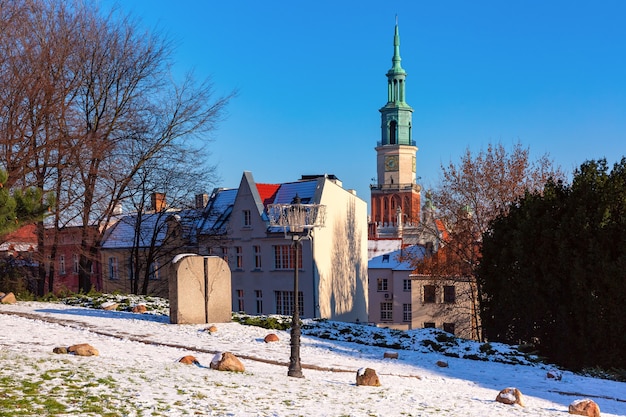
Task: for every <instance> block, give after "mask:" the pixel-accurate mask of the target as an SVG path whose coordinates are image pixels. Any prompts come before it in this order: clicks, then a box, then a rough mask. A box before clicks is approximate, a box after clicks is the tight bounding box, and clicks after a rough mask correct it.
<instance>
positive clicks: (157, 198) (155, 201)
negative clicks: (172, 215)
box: [150, 193, 166, 213]
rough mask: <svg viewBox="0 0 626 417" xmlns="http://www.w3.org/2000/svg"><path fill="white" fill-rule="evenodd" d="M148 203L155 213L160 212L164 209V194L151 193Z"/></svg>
mask: <svg viewBox="0 0 626 417" xmlns="http://www.w3.org/2000/svg"><path fill="white" fill-rule="evenodd" d="M150 203H151V204H152V210H154V211H155V212H157V213H158V212H161V211H164V210H165V209H166V205H165V194H164V193H152V195H151V198H150Z"/></svg>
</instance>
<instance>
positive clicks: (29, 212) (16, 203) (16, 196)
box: [0, 170, 53, 241]
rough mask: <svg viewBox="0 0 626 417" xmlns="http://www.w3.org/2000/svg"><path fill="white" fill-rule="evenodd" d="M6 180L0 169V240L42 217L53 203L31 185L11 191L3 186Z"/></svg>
mask: <svg viewBox="0 0 626 417" xmlns="http://www.w3.org/2000/svg"><path fill="white" fill-rule="evenodd" d="M7 180H8V176H7V173H6V172H5V171H2V170H0V241H2V240H4V238H5V237H6V236H7V235H8V234H10V233H11V232H13V231H15V230H17V229H19V228H20V227H22V226H24V225H27V224H30V223H34V222H37V221H39V220H41V219H43V217H44V215H45V213H46V212H47V211H48V209H49V208H50V207H51V206H52V203H53V202H52V200H51V199H50V198H48V199H47V200H45V199H44V198H43V195H42V192H41V190H39V189H36V188H33V187H30V188H26V189H25V190H20V189H18V190H15V191H13V192H11V190H9V188H7V187H5V184H6V183H7ZM42 201H45V203H43V204H42Z"/></svg>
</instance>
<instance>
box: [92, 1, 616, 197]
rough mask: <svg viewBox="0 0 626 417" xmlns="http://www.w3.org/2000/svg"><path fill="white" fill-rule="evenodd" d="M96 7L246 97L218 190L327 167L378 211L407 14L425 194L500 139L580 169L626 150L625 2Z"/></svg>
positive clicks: (225, 131)
mask: <svg viewBox="0 0 626 417" xmlns="http://www.w3.org/2000/svg"><path fill="white" fill-rule="evenodd" d="M100 3H101V5H102V7H103V8H104V9H106V8H108V7H111V5H113V4H116V3H117V4H118V6H119V7H120V8H121V9H122V10H123V11H124V12H129V13H131V14H132V15H133V16H135V17H137V18H138V19H140V21H141V24H142V25H143V26H145V28H147V29H155V28H156V29H158V30H159V31H161V32H162V33H163V34H165V35H167V36H168V37H169V38H171V39H172V40H173V41H174V42H175V45H176V52H175V55H174V59H175V61H176V65H175V67H174V71H175V73H178V74H180V73H182V72H184V71H187V70H191V69H193V70H194V73H195V75H196V77H197V78H204V77H208V76H210V77H212V79H213V82H214V84H215V88H216V91H217V92H218V93H221V94H224V93H228V92H229V91H231V90H233V89H238V91H239V95H238V96H237V97H236V98H234V99H233V100H232V101H231V103H230V104H229V108H228V112H229V115H228V119H227V120H225V121H224V122H223V123H221V125H220V127H219V129H218V130H217V131H216V132H215V134H214V135H213V142H212V143H211V149H212V156H211V160H210V161H208V162H209V163H212V164H217V165H218V172H219V175H220V177H221V180H220V181H219V182H218V183H217V184H215V185H219V186H224V187H237V186H238V185H239V181H240V179H241V175H242V173H243V171H244V170H246V171H251V172H252V174H253V176H254V179H255V180H256V181H257V182H262V183H278V182H287V181H293V180H296V179H299V178H300V176H301V175H302V174H320V173H329V174H335V175H336V176H337V177H338V178H339V179H341V180H342V181H343V185H344V187H345V188H351V189H355V190H356V191H357V193H358V195H359V196H360V197H361V198H362V199H364V200H365V201H367V202H368V204H369V184H371V183H372V182H373V180H372V179H373V178H375V177H376V152H375V150H374V147H375V146H376V141H378V140H380V113H379V112H378V109H379V108H381V107H382V106H383V105H384V104H385V102H386V99H387V81H386V77H385V73H386V72H387V70H388V69H389V68H390V67H391V57H392V54H393V31H394V25H395V18H396V17H395V16H396V15H397V16H398V21H399V29H400V40H401V56H402V66H403V68H404V69H405V70H406V71H407V73H408V76H407V81H406V82H407V84H406V89H407V102H408V103H409V105H411V106H412V107H413V109H414V112H413V138H414V139H415V141H416V143H417V146H418V148H419V150H418V152H417V175H418V176H419V177H420V179H419V180H418V183H421V184H422V185H423V186H424V187H426V188H428V187H432V186H433V185H434V184H436V183H437V181H438V179H439V175H440V171H441V169H440V167H441V164H448V163H449V162H450V161H452V162H457V161H458V160H459V157H460V155H461V154H462V153H463V152H464V151H465V149H466V148H467V147H469V148H470V149H471V150H472V151H474V152H477V151H479V150H480V149H482V148H485V147H486V146H487V144H489V143H490V142H491V143H497V142H501V143H503V144H504V145H505V146H506V147H508V148H510V147H511V145H512V144H514V143H516V142H518V141H519V142H520V143H521V144H522V145H523V146H527V147H530V150H531V156H532V157H538V156H540V155H541V154H544V153H549V154H550V156H551V157H552V159H553V160H554V161H555V162H556V163H557V164H559V165H561V167H562V168H563V169H564V170H565V171H566V172H570V173H571V171H573V169H574V168H575V167H577V166H579V165H580V164H581V163H582V162H584V161H585V160H588V159H598V158H602V157H606V158H607V159H608V161H609V162H610V163H614V162H617V161H619V160H620V159H621V157H622V156H624V155H626V24H624V16H626V1H621V0H602V1H594V2H591V1H578V0H569V1H560V0H559V1H556V0H555V1H544V0H525V1H521V0H518V1H481V0H478V1H428V2H427V1H418V0H415V1H407V0H404V1H396V2H386V1H371V0H359V1H356V0H355V1H340V0H335V1H327V0H316V1H294V0H291V1H282V0H281V1H271V0H267V1H258V0H249V1H237V0H232V1H228V2H227V1H209V0H205V1H201V0H187V1H176V2H175V1H173V0H167V1H166V0H145V1H144V0H125V1H120V2H115V1H113V0H100ZM204 191H210V189H207V190H204Z"/></svg>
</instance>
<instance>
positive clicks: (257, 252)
mask: <svg viewBox="0 0 626 417" xmlns="http://www.w3.org/2000/svg"><path fill="white" fill-rule="evenodd" d="M254 269H261V247H260V246H256V245H255V246H254Z"/></svg>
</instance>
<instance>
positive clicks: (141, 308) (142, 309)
mask: <svg viewBox="0 0 626 417" xmlns="http://www.w3.org/2000/svg"><path fill="white" fill-rule="evenodd" d="M131 311H132V312H133V313H139V314H143V313H145V312H146V311H148V309H147V308H146V306H145V305H144V304H137V305H136V306H134V307H133V309H132V310H131Z"/></svg>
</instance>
